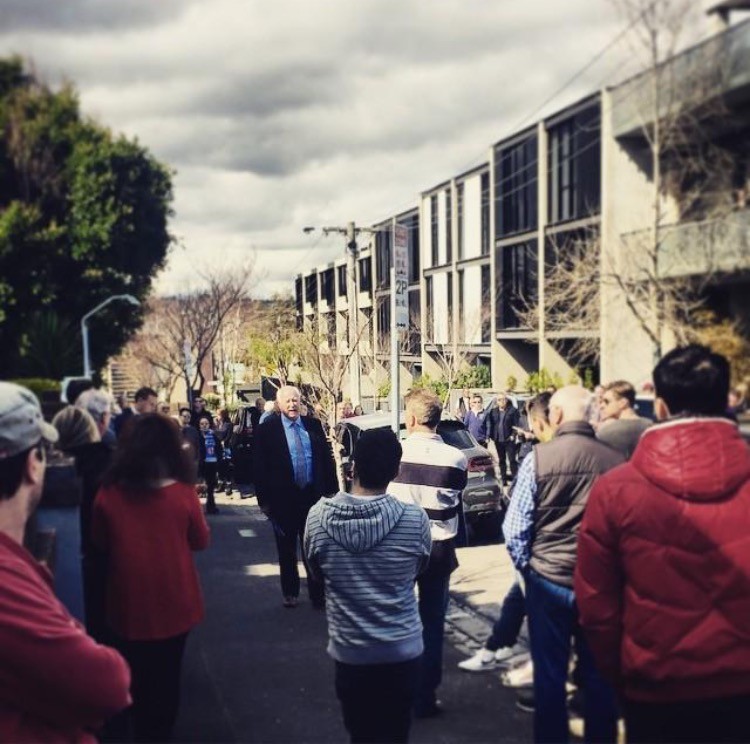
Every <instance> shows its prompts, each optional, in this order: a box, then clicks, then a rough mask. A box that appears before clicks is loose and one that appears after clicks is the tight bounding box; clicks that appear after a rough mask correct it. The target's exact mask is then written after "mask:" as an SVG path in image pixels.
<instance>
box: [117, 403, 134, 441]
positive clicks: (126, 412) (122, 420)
mask: <svg viewBox="0 0 750 744" xmlns="http://www.w3.org/2000/svg"><path fill="white" fill-rule="evenodd" d="M133 416H135V414H134V413H133V409H132V408H131V407H130V406H128V407H127V408H123V409H122V412H121V413H120V414H118V415H117V416H115V420H114V421H113V422H112V428H113V429H114V431H115V435H116V436H118V437H119V436H120V434H122V427H123V426H125V424H126V423H127V422H128V421H129V420H130V419H131V418H133Z"/></svg>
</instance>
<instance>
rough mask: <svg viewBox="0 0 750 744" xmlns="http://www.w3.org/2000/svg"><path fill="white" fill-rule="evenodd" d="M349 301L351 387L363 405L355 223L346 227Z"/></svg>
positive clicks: (354, 395) (358, 401)
mask: <svg viewBox="0 0 750 744" xmlns="http://www.w3.org/2000/svg"><path fill="white" fill-rule="evenodd" d="M346 249H347V250H346V258H347V269H346V279H347V284H348V287H347V293H346V294H347V301H348V304H349V319H348V328H349V344H348V352H349V353H350V357H349V387H350V388H351V396H352V398H353V399H354V402H355V404H356V405H361V403H362V380H361V369H360V358H359V318H358V312H359V310H358V307H357V289H358V288H357V258H358V248H357V231H356V227H355V226H354V223H353V222H350V223H349V224H348V225H347V227H346Z"/></svg>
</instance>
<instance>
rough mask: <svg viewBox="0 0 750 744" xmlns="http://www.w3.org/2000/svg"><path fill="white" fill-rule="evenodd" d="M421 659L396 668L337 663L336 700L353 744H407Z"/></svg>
mask: <svg viewBox="0 0 750 744" xmlns="http://www.w3.org/2000/svg"><path fill="white" fill-rule="evenodd" d="M420 661H421V657H417V658H416V659H411V660H409V661H403V662H399V663H397V664H342V663H341V662H340V661H337V662H336V696H337V697H338V699H339V701H340V702H341V711H342V713H343V714H344V726H346V730H347V731H348V732H349V736H350V738H351V741H352V742H406V741H408V740H409V726H410V725H411V709H412V705H413V704H414V695H415V692H416V688H417V680H418V678H419V668H420Z"/></svg>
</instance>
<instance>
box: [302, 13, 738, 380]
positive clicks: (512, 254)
mask: <svg viewBox="0 0 750 744" xmlns="http://www.w3.org/2000/svg"><path fill="white" fill-rule="evenodd" d="M722 5H726V3H724V4H722ZM657 112H658V117H657ZM657 119H658V120H659V121H660V122H661V126H662V136H664V134H665V131H664V129H663V128H664V127H666V126H667V124H672V125H674V126H679V127H680V137H681V138H680V139H679V140H677V138H674V140H673V141H672V140H670V142H669V146H668V147H667V146H666V145H665V147H664V149H663V152H662V151H661V149H660V148H659V147H655V146H654V141H655V136H654V132H655V131H656V130H655V127H654V122H655V121H657ZM688 125H689V126H688ZM657 150H659V152H660V154H659V157H658V159H657V158H655V153H656V151H657ZM691 159H692V161H691ZM657 161H658V167H655V163H656V162H657ZM696 162H697V163H702V164H703V166H704V167H703V170H701V168H700V167H698V166H697V165H696ZM657 193H658V199H657V198H656V195H657ZM748 203H750V21H748V22H744V23H741V24H737V25H734V26H731V27H727V28H726V29H725V30H723V31H721V32H720V33H718V34H717V35H715V36H713V37H711V38H710V39H708V40H707V41H706V42H704V43H703V44H700V45H698V46H695V47H692V48H690V49H688V50H686V51H685V52H683V53H681V54H679V55H677V56H675V57H674V58H672V59H671V60H669V61H668V62H666V63H665V64H663V65H661V66H660V67H658V68H657V69H656V70H650V71H648V72H646V73H644V74H641V75H638V76H636V77H635V78H632V79H630V80H628V81H626V82H624V83H622V84H620V85H618V86H615V87H613V88H610V89H606V90H603V91H599V92H595V93H593V94H592V95H590V96H587V97H586V98H584V99H582V100H579V101H577V102H576V103H574V104H572V105H570V106H567V107H565V108H564V109H561V110H560V111H558V112H556V113H554V114H553V115H551V116H548V117H546V118H545V119H543V120H541V121H538V122H537V123H535V124H533V125H530V126H528V127H526V128H524V129H522V130H520V131H518V132H515V133H513V134H511V135H510V136H507V137H504V138H503V139H501V140H499V141H497V142H496V143H494V144H493V145H491V146H490V148H489V152H488V159H487V162H485V163H483V164H481V165H479V166H477V167H475V168H473V169H471V170H469V171H467V172H464V173H461V174H459V175H457V176H454V177H452V178H449V179H447V180H446V181H444V182H442V183H439V184H438V185H436V186H434V187H433V188H430V189H428V190H426V191H424V192H422V193H421V194H420V196H419V199H418V203H417V206H416V207H415V208H413V209H411V210H409V211H407V212H404V213H399V214H397V215H394V216H392V217H390V218H388V219H385V220H383V221H382V222H378V223H376V224H374V225H373V226H372V230H373V237H372V239H371V241H370V244H369V245H368V246H366V247H365V248H363V250H362V253H361V255H362V258H360V263H361V262H362V261H363V260H366V261H368V262H369V261H370V260H372V264H371V265H369V266H366V267H362V268H361V275H360V293H359V295H358V302H359V308H360V310H359V312H360V314H361V315H362V313H363V309H364V308H368V309H369V312H370V313H373V312H374V319H373V322H372V329H373V332H372V336H371V341H372V343H373V355H372V357H373V365H372V367H371V368H367V369H366V370H365V371H364V373H365V374H369V376H370V377H371V378H373V379H376V378H377V379H382V378H383V375H386V376H387V375H388V374H389V373H390V368H389V356H388V354H389V349H390V345H389V344H390V341H389V328H390V292H391V287H390V267H391V265H392V228H393V225H394V224H396V223H399V224H404V225H406V226H407V227H408V228H409V236H410V239H409V254H410V256H409V257H410V276H409V307H410V326H411V328H410V331H409V332H408V333H407V334H406V336H405V337H404V339H403V341H402V344H401V352H402V370H401V374H402V385H404V384H405V385H408V383H409V380H410V378H411V377H412V376H415V375H418V374H421V373H427V374H430V375H431V376H434V377H440V376H441V374H442V373H443V371H444V367H445V364H446V361H448V362H449V361H450V360H451V359H453V360H460V361H462V362H466V363H469V364H484V365H487V366H488V367H490V369H491V375H492V381H493V385H494V386H495V387H503V386H505V384H506V380H507V378H508V376H509V375H512V376H513V377H515V378H516V379H517V380H518V381H519V382H521V383H523V382H524V381H525V379H526V377H527V376H528V375H529V374H530V373H531V372H534V371H537V370H539V369H540V368H542V367H544V368H546V369H547V370H548V371H550V372H553V373H554V372H557V373H559V374H560V375H561V376H562V377H563V379H567V378H568V377H569V376H570V374H571V372H572V371H573V370H574V369H577V370H579V371H582V370H583V369H585V368H587V367H588V368H590V369H591V370H592V372H593V374H594V376H595V377H599V376H601V379H605V380H606V379H613V378H626V379H630V380H632V381H633V382H635V383H640V382H643V381H645V380H647V379H648V377H649V374H650V371H651V368H652V366H653V361H654V358H655V356H656V355H658V354H659V353H660V352H661V353H663V352H664V351H666V350H667V349H668V348H669V347H670V346H671V345H673V344H674V343H675V341H676V340H677V339H678V338H679V333H678V332H677V331H675V330H674V328H673V327H672V326H671V325H670V322H671V321H672V320H674V318H675V317H676V316H677V315H679V301H680V296H681V293H683V292H684V293H690V294H691V296H692V295H697V296H700V297H701V298H702V299H703V301H704V302H705V307H706V308H707V309H709V310H712V311H714V312H715V313H716V314H717V317H730V318H733V319H735V320H737V321H738V322H739V323H740V324H741V325H742V326H743V327H744V328H745V330H746V332H747V331H748V330H750V232H749V231H750V213H749V212H748V209H747V205H748ZM655 205H656V206H655ZM644 245H645V246H646V248H645V249H644V248H643V247H642V246H644ZM344 264H345V261H344V259H342V261H341V262H336V263H335V264H331V265H329V266H326V267H321V268H319V269H316V270H313V271H310V272H308V273H307V274H305V275H302V276H300V277H298V278H297V285H296V286H297V303H298V317H299V318H300V322H302V320H303V319H307V320H308V321H309V320H310V319H312V318H320V319H326V320H325V321H324V322H325V323H328V326H326V327H328V328H330V329H331V331H330V333H329V337H330V342H329V343H330V346H331V348H334V346H335V344H334V342H336V339H337V338H342V337H341V336H340V327H341V322H343V321H341V320H339V325H336V326H334V325H333V324H332V321H330V320H327V318H328V317H329V316H330V314H331V313H334V311H335V312H337V313H339V314H340V315H341V316H342V317H344V316H345V315H346V312H347V310H346V307H345V305H346V303H343V304H342V305H341V306H340V307H338V308H337V307H335V302H333V299H331V301H329V296H330V298H335V297H338V296H339V295H338V294H337V293H338V292H339V291H340V287H341V283H340V277H339V273H340V272H341V270H342V268H343V269H344V270H345V265H344ZM368 272H369V273H368ZM363 275H364V276H366V277H368V279H366V280H365V282H364V283H363V281H362V276H363ZM325 277H329V278H327V279H326V278H325ZM331 277H332V278H331ZM329 287H330V288H329ZM337 287H338V288H339V289H337ZM670 313H671V315H670ZM368 317H369V316H368ZM363 318H364V316H363ZM335 329H338V330H335ZM334 331H335V332H334ZM339 343H340V342H339ZM363 379H364V378H363ZM377 386H378V382H377V381H374V382H373V383H372V384H371V385H370V388H369V389H368V390H367V392H366V388H365V386H364V383H363V395H368V394H370V392H369V391H370V390H373V391H374V390H375V389H376V388H377Z"/></svg>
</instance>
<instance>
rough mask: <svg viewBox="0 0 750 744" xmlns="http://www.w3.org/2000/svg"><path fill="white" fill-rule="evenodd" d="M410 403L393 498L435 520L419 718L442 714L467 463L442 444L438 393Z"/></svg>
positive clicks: (422, 603)
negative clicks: (450, 606)
mask: <svg viewBox="0 0 750 744" xmlns="http://www.w3.org/2000/svg"><path fill="white" fill-rule="evenodd" d="M405 401H406V413H405V419H406V430H407V432H408V434H409V436H408V437H407V439H406V441H405V442H404V444H403V450H404V452H403V456H402V457H401V466H400V468H399V472H398V475H397V476H396V477H395V478H394V480H393V482H392V483H391V484H390V486H388V493H390V494H393V495H394V496H396V497H397V498H399V499H401V500H402V501H405V502H406V503H414V504H418V505H419V506H421V507H422V508H423V509H424V511H425V513H426V514H427V516H428V517H429V519H430V532H431V534H432V551H431V553H430V562H429V564H428V567H427V570H426V571H425V572H424V573H423V574H421V575H420V577H419V579H418V580H417V586H418V589H419V615H420V617H421V618H422V627H423V639H424V657H423V659H422V673H421V678H420V685H419V690H418V692H417V700H416V703H415V706H414V714H415V715H416V716H417V717H418V718H432V717H434V716H437V715H439V714H440V712H441V707H440V704H439V703H438V700H437V689H438V687H439V686H440V682H441V679H442V674H443V633H444V626H445V612H446V610H447V608H448V587H449V584H450V576H451V574H452V573H453V571H455V570H456V568H458V559H457V558H456V545H455V542H456V533H457V532H458V520H459V512H460V510H461V492H462V491H463V490H464V488H465V487H466V480H467V469H468V463H467V461H466V457H465V456H464V454H463V453H462V452H461V450H459V449H456V448H455V447H451V446H450V445H448V444H446V443H445V442H443V440H442V438H441V437H440V435H439V434H438V433H437V425H438V423H439V422H440V417H441V415H442V411H443V408H442V405H441V403H440V399H439V398H438V397H437V396H436V395H435V394H434V393H432V392H430V391H429V390H413V391H412V392H410V393H409V394H408V395H407V396H406V399H405Z"/></svg>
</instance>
